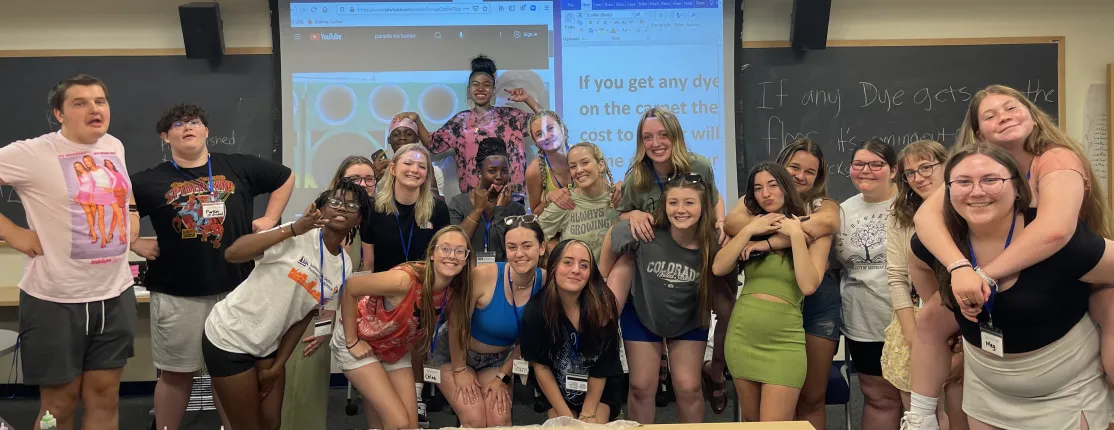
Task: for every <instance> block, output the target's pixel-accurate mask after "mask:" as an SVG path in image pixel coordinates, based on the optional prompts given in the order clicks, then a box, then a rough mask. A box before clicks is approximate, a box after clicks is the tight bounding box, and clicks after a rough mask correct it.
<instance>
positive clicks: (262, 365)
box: [236, 358, 286, 430]
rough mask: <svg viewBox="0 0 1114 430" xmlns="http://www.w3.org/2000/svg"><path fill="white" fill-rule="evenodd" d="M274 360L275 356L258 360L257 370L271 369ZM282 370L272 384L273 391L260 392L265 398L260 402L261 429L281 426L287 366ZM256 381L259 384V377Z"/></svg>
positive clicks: (269, 429)
mask: <svg viewBox="0 0 1114 430" xmlns="http://www.w3.org/2000/svg"><path fill="white" fill-rule="evenodd" d="M274 362H275V360H274V359H273V358H268V359H263V360H259V361H256V362H255V369H256V371H261V370H264V369H269V368H270V367H271V365H272V364H274ZM281 371H282V374H280V375H279V377H278V379H276V380H275V383H274V385H271V391H270V392H268V393H259V394H260V396H263V400H262V401H260V402H259V416H260V418H261V419H262V422H260V424H259V428H260V429H263V430H279V426H280V425H281V424H282V396H283V394H285V389H286V366H282V370H281ZM256 381H257V382H256V383H257V384H258V379H256ZM236 430H239V429H236Z"/></svg>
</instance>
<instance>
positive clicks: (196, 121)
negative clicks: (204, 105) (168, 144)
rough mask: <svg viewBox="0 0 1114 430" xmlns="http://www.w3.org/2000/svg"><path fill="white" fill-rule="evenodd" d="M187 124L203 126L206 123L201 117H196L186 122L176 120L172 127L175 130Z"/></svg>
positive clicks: (194, 126) (193, 126)
mask: <svg viewBox="0 0 1114 430" xmlns="http://www.w3.org/2000/svg"><path fill="white" fill-rule="evenodd" d="M187 125H188V126H190V127H191V128H197V127H201V126H203V125H205V123H204V122H202V121H201V118H194V119H191V120H189V121H186V122H182V121H174V123H173V124H170V129H171V130H173V129H176V128H181V127H183V126H187Z"/></svg>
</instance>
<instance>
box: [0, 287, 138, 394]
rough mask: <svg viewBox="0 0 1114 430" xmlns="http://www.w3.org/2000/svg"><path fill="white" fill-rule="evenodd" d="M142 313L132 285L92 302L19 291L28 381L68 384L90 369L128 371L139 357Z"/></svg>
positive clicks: (53, 384) (22, 341) (20, 320)
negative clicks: (138, 331) (127, 366)
mask: <svg viewBox="0 0 1114 430" xmlns="http://www.w3.org/2000/svg"><path fill="white" fill-rule="evenodd" d="M137 311H138V309H137V305H136V302H135V290H134V289H133V288H131V287H128V289H126V290H124V292H122V293H120V295H119V296H116V297H113V298H111V299H105V300H100V301H96V302H88V303H56V302H52V301H48V300H43V299H40V298H37V297H34V296H32V295H30V294H27V293H26V292H24V291H23V290H20V291H19V338H20V354H22V355H21V357H22V359H23V377H24V383H25V384H27V385H41V386H48V387H49V386H56V385H64V384H68V383H70V382H71V381H73V380H75V379H77V378H78V377H80V376H81V374H82V373H83V372H85V371H88V370H111V369H120V368H122V367H124V365H125V364H127V363H128V359H129V358H131V357H132V356H134V355H135V318H136V312H137Z"/></svg>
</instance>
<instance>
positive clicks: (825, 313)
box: [801, 270, 843, 342]
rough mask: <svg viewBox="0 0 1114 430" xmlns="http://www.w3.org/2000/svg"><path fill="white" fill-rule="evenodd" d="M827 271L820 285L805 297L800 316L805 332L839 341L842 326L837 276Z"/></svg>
mask: <svg viewBox="0 0 1114 430" xmlns="http://www.w3.org/2000/svg"><path fill="white" fill-rule="evenodd" d="M834 273H835V272H834V271H830V270H829V271H828V272H827V273H825V274H824V277H823V278H822V279H821V280H820V287H819V288H817V289H816V292H814V293H812V295H811V296H807V297H805V301H804V305H803V308H802V309H801V316H802V317H804V326H805V334H810V335H813V336H819V337H822V338H825V339H829V340H834V341H836V342H839V330H840V327H842V322H843V320H842V318H841V316H840V312H841V309H840V306H841V301H840V297H839V278H838V277H835V276H834Z"/></svg>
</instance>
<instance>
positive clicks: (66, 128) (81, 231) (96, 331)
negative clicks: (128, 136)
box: [0, 75, 139, 428]
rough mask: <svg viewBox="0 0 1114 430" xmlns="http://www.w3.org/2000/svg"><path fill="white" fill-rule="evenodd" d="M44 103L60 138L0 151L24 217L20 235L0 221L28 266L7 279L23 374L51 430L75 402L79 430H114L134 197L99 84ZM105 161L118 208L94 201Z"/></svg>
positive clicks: (127, 339) (70, 417)
mask: <svg viewBox="0 0 1114 430" xmlns="http://www.w3.org/2000/svg"><path fill="white" fill-rule="evenodd" d="M49 100H50V104H51V107H52V108H53V109H54V116H55V118H56V119H57V120H58V122H59V123H60V124H61V125H62V129H61V131H59V132H56V133H50V134H45V135H42V136H39V137H36V138H33V139H28V140H21V141H17V142H13V143H11V144H8V145H6V146H4V147H2V148H0V183H2V184H6V185H11V186H12V187H14V188H15V189H16V191H17V192H18V193H19V196H20V200H22V202H23V207H24V210H25V211H26V214H27V224H28V228H23V227H20V226H18V225H16V224H15V223H13V222H12V221H11V220H10V219H8V218H7V217H5V216H3V215H0V237H3V239H4V240H6V241H7V242H8V244H10V245H11V246H12V247H13V248H15V249H17V250H19V251H20V252H23V253H24V254H27V256H28V257H29V258H28V259H27V263H26V265H25V266H24V271H23V278H22V279H21V280H20V281H19V288H20V290H21V291H20V295H19V335H20V339H21V345H22V351H21V353H22V354H23V375H24V378H25V383H26V384H27V385H38V386H39V387H40V392H41V397H40V404H39V417H40V418H41V417H42V415H43V413H44V412H45V411H46V410H49V411H50V413H51V414H52V415H54V416H55V417H57V419H58V427H59V428H73V427H74V416H75V414H76V411H77V401H78V399H79V398H80V399H81V400H82V401H83V402H84V404H85V414H84V423H83V426H82V427H84V428H91V427H94V426H96V427H111V428H114V427H116V426H117V424H118V420H119V416H118V408H117V401H118V397H119V396H118V392H119V385H120V375H121V373H123V367H124V365H125V364H127V361H128V359H129V358H131V357H132V356H133V355H134V354H133V342H134V338H135V318H136V302H135V293H134V291H133V290H132V276H131V271H130V270H129V268H128V259H127V252H128V247H129V244H130V243H131V242H132V241H134V240H135V239H136V237H137V236H138V233H139V224H138V223H139V217H138V214H137V213H136V212H134V211H129V208H128V207H121V206H122V204H121V203H123V205H127V206H130V207H134V206H131V205H134V203H132V202H134V198H133V197H132V196H131V183H130V181H127V179H126V178H127V169H126V167H125V165H124V146H123V145H122V144H121V143H120V141H119V140H118V139H116V138H115V137H112V136H111V135H109V134H107V130H108V124H109V119H110V111H109V107H108V96H107V90H106V88H105V85H104V83H103V82H101V80H99V79H97V78H94V77H91V76H87V75H78V76H75V77H73V78H70V79H66V80H64V81H62V82H60V83H58V85H57V86H55V87H54V88H53V89H52V91H51V93H50V96H49ZM106 162H108V164H109V165H111V166H113V167H115V168H116V169H117V170H118V171H119V172H120V173H123V175H122V177H123V178H124V180H125V183H123V184H117V185H116V186H117V187H122V188H124V189H123V190H122V191H123V192H124V195H126V196H127V201H126V202H121V201H119V200H117V199H116V198H114V195H113V193H112V190H111V189H109V191H107V192H108V193H109V194H108V195H109V196H111V197H113V198H109V199H100V198H97V194H98V193H101V192H102V191H103V190H101V189H98V188H100V185H101V184H100V182H103V178H100V177H101V176H103V177H107V176H106V174H105V172H106V171H108V170H107V169H106V168H105V167H104V166H105V163H106ZM90 184H92V185H93V186H92V187H91V186H90ZM125 214H127V215H125Z"/></svg>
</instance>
